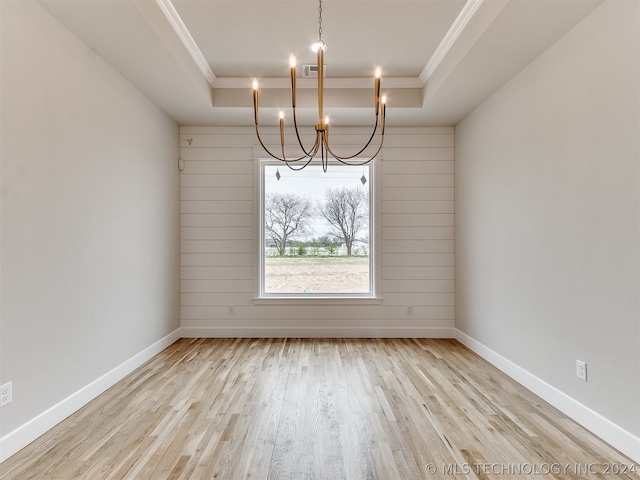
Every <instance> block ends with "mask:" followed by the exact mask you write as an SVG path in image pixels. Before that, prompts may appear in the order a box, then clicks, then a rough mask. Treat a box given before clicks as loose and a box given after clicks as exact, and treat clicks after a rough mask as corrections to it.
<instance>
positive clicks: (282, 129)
mask: <svg viewBox="0 0 640 480" xmlns="http://www.w3.org/2000/svg"><path fill="white" fill-rule="evenodd" d="M278 116H279V117H280V145H281V146H282V149H283V150H282V152H283V153H282V156H283V157H284V112H283V111H282V110H280V113H279V114H278Z"/></svg>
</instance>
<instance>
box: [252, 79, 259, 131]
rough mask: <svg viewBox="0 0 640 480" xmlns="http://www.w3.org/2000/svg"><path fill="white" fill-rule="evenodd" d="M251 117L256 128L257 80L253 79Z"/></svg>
mask: <svg viewBox="0 0 640 480" xmlns="http://www.w3.org/2000/svg"><path fill="white" fill-rule="evenodd" d="M253 117H254V120H255V122H256V127H257V126H258V79H257V78H254V79H253Z"/></svg>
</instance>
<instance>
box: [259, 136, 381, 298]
mask: <svg viewBox="0 0 640 480" xmlns="http://www.w3.org/2000/svg"><path fill="white" fill-rule="evenodd" d="M253 150H254V155H253V167H254V168H253V215H254V222H253V241H254V247H253V279H254V282H253V284H254V287H253V289H254V291H253V298H252V302H253V303H254V304H256V305H377V304H381V303H382V301H383V299H382V297H381V283H382V282H381V272H382V255H381V251H382V249H381V243H382V239H381V227H380V203H381V200H380V196H381V187H380V170H381V169H380V165H379V163H380V162H381V161H382V158H381V157H380V156H378V157H377V158H376V159H374V160H373V161H372V162H371V163H370V164H369V167H370V168H371V170H370V175H369V179H370V181H371V185H370V195H373V202H371V203H370V209H372V210H373V211H371V212H370V220H371V227H370V228H371V231H370V238H369V243H370V245H371V246H370V249H369V252H370V254H371V253H373V255H374V257H373V260H372V261H371V264H370V271H369V275H370V282H371V293H367V294H356V293H353V294H315V295H309V294H305V295H304V296H298V295H290V296H287V295H282V294H271V295H269V294H266V295H263V294H262V285H261V282H262V281H263V272H262V268H263V263H262V257H261V252H263V251H264V238H263V237H264V236H263V235H262V234H261V233H262V227H261V224H262V223H263V222H264V218H263V201H264V196H263V194H262V192H263V190H264V184H263V176H262V165H263V163H265V162H267V163H271V162H270V161H271V160H273V159H270V158H268V157H265V155H264V152H263V151H262V149H261V148H260V147H254V149H253ZM274 161H275V162H277V160H274ZM284 167H285V168H286V166H284ZM329 168H331V165H329Z"/></svg>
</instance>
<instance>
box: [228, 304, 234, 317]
mask: <svg viewBox="0 0 640 480" xmlns="http://www.w3.org/2000/svg"><path fill="white" fill-rule="evenodd" d="M235 314H236V309H235V307H234V306H233V305H229V309H228V310H227V315H235Z"/></svg>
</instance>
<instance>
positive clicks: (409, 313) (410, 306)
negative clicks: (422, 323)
mask: <svg viewBox="0 0 640 480" xmlns="http://www.w3.org/2000/svg"><path fill="white" fill-rule="evenodd" d="M407 315H413V305H409V306H408V307H407Z"/></svg>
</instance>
